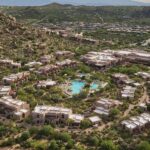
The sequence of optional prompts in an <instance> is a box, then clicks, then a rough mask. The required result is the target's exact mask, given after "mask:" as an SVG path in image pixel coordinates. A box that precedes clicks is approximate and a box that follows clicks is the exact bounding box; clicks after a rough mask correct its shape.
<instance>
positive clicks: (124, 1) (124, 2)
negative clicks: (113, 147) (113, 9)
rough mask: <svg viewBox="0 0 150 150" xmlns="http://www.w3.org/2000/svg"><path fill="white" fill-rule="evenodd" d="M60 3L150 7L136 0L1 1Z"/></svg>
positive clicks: (40, 4)
mask: <svg viewBox="0 0 150 150" xmlns="http://www.w3.org/2000/svg"><path fill="white" fill-rule="evenodd" d="M54 2H55V3H60V4H72V5H87V6H150V2H149V3H144V2H136V1H134V0H121V1H120V0H115V1H114V0H105V2H104V1H103V0H96V1H91V0H86V1H85V0H55V1H53V0H36V1H34V0H26V1H20V0H14V1H12V0H7V1H5V0H1V1H0V5H1V6H4V5H5V6H42V5H47V4H52V3H54Z"/></svg>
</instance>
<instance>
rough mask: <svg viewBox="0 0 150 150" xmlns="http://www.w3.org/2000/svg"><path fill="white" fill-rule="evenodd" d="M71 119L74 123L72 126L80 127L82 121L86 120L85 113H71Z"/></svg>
mask: <svg viewBox="0 0 150 150" xmlns="http://www.w3.org/2000/svg"><path fill="white" fill-rule="evenodd" d="M69 119H71V120H72V123H71V124H70V126H72V127H74V128H75V127H77V128H78V127H79V126H80V124H81V122H82V121H83V120H84V116H83V115H80V114H71V115H70V116H69Z"/></svg>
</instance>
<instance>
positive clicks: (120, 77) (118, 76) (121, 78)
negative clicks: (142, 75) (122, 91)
mask: <svg viewBox="0 0 150 150" xmlns="http://www.w3.org/2000/svg"><path fill="white" fill-rule="evenodd" d="M112 78H113V80H114V81H115V82H116V83H117V84H120V85H122V84H127V85H129V84H133V83H134V80H132V79H130V78H129V77H128V75H126V74H122V73H115V74H113V75H112Z"/></svg>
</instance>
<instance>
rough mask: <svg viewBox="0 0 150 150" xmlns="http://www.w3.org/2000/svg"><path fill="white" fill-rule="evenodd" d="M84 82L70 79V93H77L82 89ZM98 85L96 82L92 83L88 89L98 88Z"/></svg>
mask: <svg viewBox="0 0 150 150" xmlns="http://www.w3.org/2000/svg"><path fill="white" fill-rule="evenodd" d="M85 84H86V83H85V82H84V81H78V80H75V81H72V82H71V93H72V94H79V93H80V92H81V91H82V89H83V88H84V86H85ZM98 87H99V85H98V84H96V83H92V84H91V86H90V89H91V90H96V89H98Z"/></svg>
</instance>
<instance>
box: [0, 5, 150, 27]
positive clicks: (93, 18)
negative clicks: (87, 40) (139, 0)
mask: <svg viewBox="0 0 150 150" xmlns="http://www.w3.org/2000/svg"><path fill="white" fill-rule="evenodd" d="M1 11H2V12H5V13H7V14H11V15H13V16H15V17H16V18H17V19H20V20H28V21H29V20H30V21H31V22H33V23H34V22H38V23H50V22H52V23H55V22H62V21H84V22H99V21H100V20H101V19H100V18H101V17H102V18H103V19H104V21H105V22H122V23H123V22H128V23H135V24H150V7H149V6H148V7H144V6H141V7H136V6H132V7H131V6H73V5H62V4H57V3H53V4H50V5H45V6H35V7H31V6H30V7H1Z"/></svg>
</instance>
